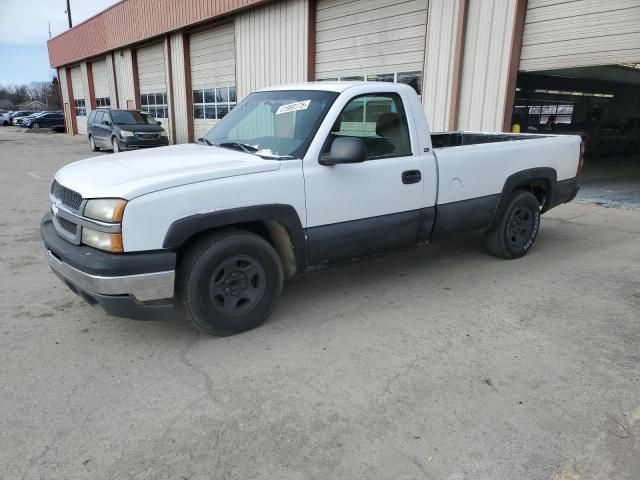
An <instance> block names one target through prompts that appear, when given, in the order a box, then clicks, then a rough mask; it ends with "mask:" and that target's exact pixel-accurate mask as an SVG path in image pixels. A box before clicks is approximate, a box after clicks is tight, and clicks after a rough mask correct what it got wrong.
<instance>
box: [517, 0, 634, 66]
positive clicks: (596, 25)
mask: <svg viewBox="0 0 640 480" xmlns="http://www.w3.org/2000/svg"><path fill="white" fill-rule="evenodd" d="M639 61H640V1H638V0H606V1H603V0H573V1H564V2H558V1H553V0H529V2H528V4H527V16H526V19H525V28H524V36H523V41H522V52H521V56H520V70H524V71H535V70H546V69H552V68H568V67H579V66H589V65H605V64H615V63H624V62H639Z"/></svg>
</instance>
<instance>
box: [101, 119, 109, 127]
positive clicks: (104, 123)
mask: <svg viewBox="0 0 640 480" xmlns="http://www.w3.org/2000/svg"><path fill="white" fill-rule="evenodd" d="M102 124H103V125H106V126H107V127H110V126H111V122H110V121H109V120H103V121H102Z"/></svg>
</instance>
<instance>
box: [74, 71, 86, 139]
mask: <svg viewBox="0 0 640 480" xmlns="http://www.w3.org/2000/svg"><path fill="white" fill-rule="evenodd" d="M71 87H72V89H73V103H74V104H73V105H71V109H72V112H73V114H74V115H75V116H76V125H77V126H78V133H82V134H84V133H87V105H86V103H85V101H86V99H85V96H84V88H83V86H82V70H81V69H80V66H77V67H73V68H72V69H71Z"/></svg>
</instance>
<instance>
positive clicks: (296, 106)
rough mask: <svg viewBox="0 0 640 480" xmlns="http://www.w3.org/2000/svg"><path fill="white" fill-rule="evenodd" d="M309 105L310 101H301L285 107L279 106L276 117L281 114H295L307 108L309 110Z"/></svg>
mask: <svg viewBox="0 0 640 480" xmlns="http://www.w3.org/2000/svg"><path fill="white" fill-rule="evenodd" d="M310 103H311V100H303V101H302V102H296V103H288V104H287V105H280V107H279V108H278V110H277V111H276V115H281V114H283V113H289V112H297V111H298V110H306V109H307V108H309V104H310Z"/></svg>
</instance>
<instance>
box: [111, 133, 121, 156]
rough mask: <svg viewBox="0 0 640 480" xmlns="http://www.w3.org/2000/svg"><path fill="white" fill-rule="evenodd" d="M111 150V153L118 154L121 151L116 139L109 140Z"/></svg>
mask: <svg viewBox="0 0 640 480" xmlns="http://www.w3.org/2000/svg"><path fill="white" fill-rule="evenodd" d="M111 149H112V150H113V153H120V152H121V151H122V149H121V148H120V144H119V143H118V139H117V138H116V137H113V138H112V139H111Z"/></svg>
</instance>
